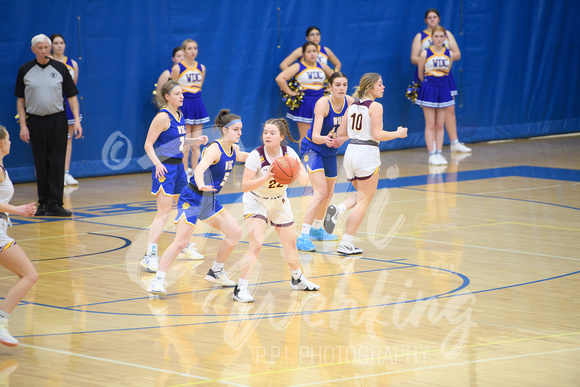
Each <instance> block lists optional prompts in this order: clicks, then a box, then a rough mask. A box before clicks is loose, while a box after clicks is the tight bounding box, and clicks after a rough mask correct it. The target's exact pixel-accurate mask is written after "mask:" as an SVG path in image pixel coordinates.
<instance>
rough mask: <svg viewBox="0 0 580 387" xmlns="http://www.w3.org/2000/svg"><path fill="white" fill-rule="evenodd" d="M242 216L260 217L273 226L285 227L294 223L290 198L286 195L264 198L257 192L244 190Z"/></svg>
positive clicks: (246, 217)
mask: <svg viewBox="0 0 580 387" xmlns="http://www.w3.org/2000/svg"><path fill="white" fill-rule="evenodd" d="M242 201H243V202H244V218H245V219H248V218H260V219H264V221H266V222H270V224H271V225H272V226H274V227H286V226H291V225H293V224H294V215H292V207H291V206H290V200H288V198H287V197H286V195H280V196H274V197H272V198H264V197H261V196H258V195H257V194H255V193H253V192H252V191H250V192H244V196H243V198H242Z"/></svg>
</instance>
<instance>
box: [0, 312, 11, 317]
mask: <svg viewBox="0 0 580 387" xmlns="http://www.w3.org/2000/svg"><path fill="white" fill-rule="evenodd" d="M8 317H10V313H8V312H4V311H3V310H0V318H5V319H8Z"/></svg>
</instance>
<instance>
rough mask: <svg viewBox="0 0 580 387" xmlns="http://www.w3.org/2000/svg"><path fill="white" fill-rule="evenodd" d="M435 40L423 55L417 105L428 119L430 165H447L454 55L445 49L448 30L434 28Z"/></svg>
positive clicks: (426, 133) (426, 126) (426, 140)
mask: <svg viewBox="0 0 580 387" xmlns="http://www.w3.org/2000/svg"><path fill="white" fill-rule="evenodd" d="M431 37H432V39H433V45H432V46H431V47H429V48H427V49H426V50H424V51H423V52H421V55H420V56H419V79H420V80H421V82H423V84H422V86H421V89H420V90H419V95H418V96H417V102H416V103H417V105H419V106H421V107H423V114H424V116H425V142H426V143H427V150H428V151H429V159H428V162H429V164H430V165H447V160H446V159H445V157H443V155H442V154H441V150H442V148H443V137H444V135H445V132H444V129H443V126H444V125H445V117H446V115H447V108H448V107H449V106H453V105H455V101H454V100H453V96H452V95H451V91H450V90H449V81H448V77H449V72H450V71H451V66H452V64H453V52H452V51H450V50H449V49H448V48H446V47H445V46H444V41H445V39H446V36H445V28H443V27H441V26H437V27H435V28H433V32H432V34H431Z"/></svg>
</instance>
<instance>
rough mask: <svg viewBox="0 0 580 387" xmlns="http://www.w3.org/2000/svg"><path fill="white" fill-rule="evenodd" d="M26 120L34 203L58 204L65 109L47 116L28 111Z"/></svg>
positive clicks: (59, 201) (62, 157)
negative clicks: (32, 175) (34, 193)
mask: <svg viewBox="0 0 580 387" xmlns="http://www.w3.org/2000/svg"><path fill="white" fill-rule="evenodd" d="M27 124H28V131H29V133H30V145H31V147H32V155H33V156H34V167H35V168H36V188H37V191H38V203H39V204H47V205H50V204H53V203H54V204H57V205H59V206H62V204H63V203H62V193H63V190H64V163H65V158H66V143H67V139H68V120H67V118H66V113H65V112H61V113H56V114H50V115H47V116H36V115H34V114H28V120H27Z"/></svg>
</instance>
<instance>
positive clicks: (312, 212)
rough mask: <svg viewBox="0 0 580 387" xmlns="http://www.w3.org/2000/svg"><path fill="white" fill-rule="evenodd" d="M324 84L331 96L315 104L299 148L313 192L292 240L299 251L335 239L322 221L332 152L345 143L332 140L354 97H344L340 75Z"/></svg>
mask: <svg viewBox="0 0 580 387" xmlns="http://www.w3.org/2000/svg"><path fill="white" fill-rule="evenodd" d="M328 81H329V90H330V91H331V94H330V95H329V96H325V97H322V98H320V99H319V100H318V102H316V105H315V107H314V121H313V122H312V126H311V128H310V129H309V130H308V133H307V135H306V137H304V138H303V139H302V145H301V147H300V153H301V155H302V159H303V160H304V164H305V165H306V168H307V170H308V172H309V173H310V183H311V184H312V189H313V190H314V193H313V196H312V200H311V201H310V203H309V205H308V207H307V208H306V212H305V214H304V220H303V223H302V231H301V233H300V236H299V237H298V239H297V241H296V244H297V246H298V250H300V251H314V250H316V246H315V245H314V243H312V240H318V241H321V240H336V239H338V237H337V236H336V235H332V234H328V233H327V232H326V231H325V230H324V229H323V228H322V222H323V219H324V214H325V212H326V207H327V206H328V204H329V202H330V199H331V198H332V194H333V193H334V184H335V183H336V178H337V176H338V169H337V166H336V151H337V148H338V147H339V146H341V145H342V143H343V142H344V141H345V140H346V138H345V137H343V138H336V130H337V129H338V127H339V126H340V123H341V121H342V119H343V116H344V114H345V113H346V110H347V109H348V106H349V105H350V104H351V103H353V102H354V98H352V97H351V96H349V95H346V92H347V91H348V80H347V78H346V75H344V74H343V73H341V72H338V71H337V72H334V73H333V74H332V75H331V76H330V78H329V80H328Z"/></svg>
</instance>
